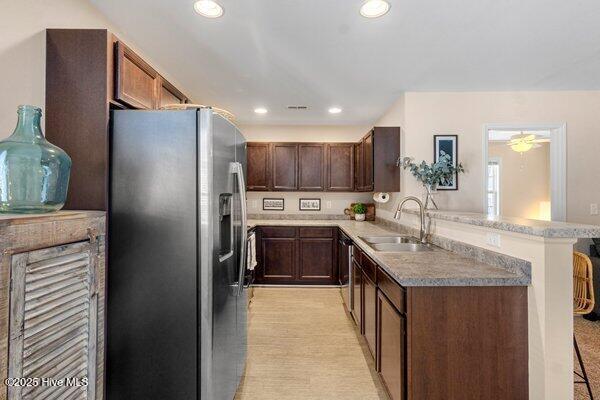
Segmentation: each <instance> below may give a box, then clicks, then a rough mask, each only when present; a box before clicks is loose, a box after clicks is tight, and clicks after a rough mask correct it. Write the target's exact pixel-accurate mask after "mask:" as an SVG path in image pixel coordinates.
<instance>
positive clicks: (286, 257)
mask: <svg viewBox="0 0 600 400" xmlns="http://www.w3.org/2000/svg"><path fill="white" fill-rule="evenodd" d="M261 242H262V273H261V278H262V279H261V281H262V282H261V283H278V282H279V283H290V282H292V281H293V280H294V277H295V275H296V274H295V270H296V267H295V266H296V239H292V238H266V237H264V236H263V238H262V240H261Z"/></svg>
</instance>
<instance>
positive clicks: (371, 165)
mask: <svg viewBox="0 0 600 400" xmlns="http://www.w3.org/2000/svg"><path fill="white" fill-rule="evenodd" d="M355 157H356V158H357V160H355V164H356V165H357V166H356V168H355V174H356V176H355V182H356V190H357V191H359V192H399V191H400V166H398V165H397V161H398V158H399V157H400V128H399V127H375V128H373V129H372V130H371V131H370V132H369V133H367V134H366V135H365V136H364V137H363V138H362V139H361V141H360V142H359V143H357V144H356V153H355Z"/></svg>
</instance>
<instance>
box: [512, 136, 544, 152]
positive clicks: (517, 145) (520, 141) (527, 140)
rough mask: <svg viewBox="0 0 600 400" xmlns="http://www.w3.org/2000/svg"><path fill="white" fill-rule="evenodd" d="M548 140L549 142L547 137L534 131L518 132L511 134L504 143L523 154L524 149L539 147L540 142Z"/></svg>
mask: <svg viewBox="0 0 600 400" xmlns="http://www.w3.org/2000/svg"><path fill="white" fill-rule="evenodd" d="M548 142H550V139H549V138H546V137H543V136H539V135H536V134H534V133H524V132H521V133H519V134H516V135H512V136H511V137H510V140H509V141H508V143H506V145H507V146H510V148H511V149H512V150H514V151H516V152H517V153H521V154H523V153H525V152H526V151H529V150H531V149H535V148H537V147H540V146H541V145H540V143H548Z"/></svg>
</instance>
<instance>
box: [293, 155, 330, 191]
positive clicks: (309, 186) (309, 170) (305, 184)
mask: <svg viewBox="0 0 600 400" xmlns="http://www.w3.org/2000/svg"><path fill="white" fill-rule="evenodd" d="M324 178H325V145H323V144H321V143H300V144H299V145H298V190H303V191H310V192H316V191H323V190H325V179H324Z"/></svg>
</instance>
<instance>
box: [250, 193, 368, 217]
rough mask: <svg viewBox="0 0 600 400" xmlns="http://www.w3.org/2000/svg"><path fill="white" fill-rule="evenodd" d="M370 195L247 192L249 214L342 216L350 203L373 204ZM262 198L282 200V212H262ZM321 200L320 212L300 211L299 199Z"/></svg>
mask: <svg viewBox="0 0 600 400" xmlns="http://www.w3.org/2000/svg"><path fill="white" fill-rule="evenodd" d="M372 196H373V195H372V193H353V192H340V193H333V192H247V196H246V198H247V205H248V213H249V214H303V215H319V216H322V215H344V209H345V208H348V207H350V203H355V202H359V201H360V202H362V203H373V197H372ZM263 198H267V199H284V209H283V211H270V210H263ZM301 198H306V199H321V210H320V211H300V199H301Z"/></svg>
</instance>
